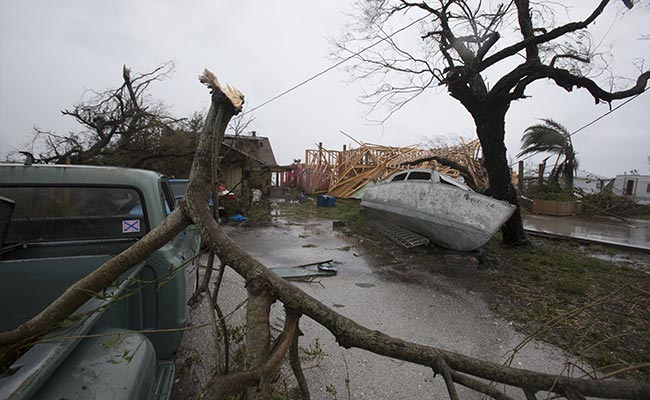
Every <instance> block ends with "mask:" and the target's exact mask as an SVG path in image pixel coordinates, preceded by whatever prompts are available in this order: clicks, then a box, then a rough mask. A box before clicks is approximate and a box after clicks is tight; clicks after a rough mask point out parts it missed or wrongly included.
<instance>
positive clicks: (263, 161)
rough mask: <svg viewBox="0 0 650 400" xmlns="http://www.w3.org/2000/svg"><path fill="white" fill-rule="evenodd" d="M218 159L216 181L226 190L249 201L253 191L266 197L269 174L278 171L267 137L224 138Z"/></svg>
mask: <svg viewBox="0 0 650 400" xmlns="http://www.w3.org/2000/svg"><path fill="white" fill-rule="evenodd" d="M222 146H223V147H222V149H221V155H220V157H219V168H220V172H219V179H220V180H221V183H223V184H224V185H225V186H226V187H227V188H228V189H230V190H231V191H232V192H234V193H236V194H237V195H239V196H241V198H242V199H244V200H245V201H250V199H251V196H252V194H253V191H254V190H255V189H256V190H259V191H260V192H261V194H262V195H265V196H268V194H269V191H270V189H271V175H272V173H274V172H276V171H277V170H278V169H279V168H281V167H279V166H278V165H277V162H276V161H275V155H274V154H273V149H272V148H271V142H270V141H269V139H268V138H267V137H262V136H257V133H256V132H255V131H253V132H251V134H250V135H226V136H225V137H224V140H223V144H222Z"/></svg>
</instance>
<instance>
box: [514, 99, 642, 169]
mask: <svg viewBox="0 0 650 400" xmlns="http://www.w3.org/2000/svg"><path fill="white" fill-rule="evenodd" d="M646 90H647V89H645V90H643V92H641V93H639V94H637V95H635V96H633V97H630V98H629V99H627V100H625V101H624V102H622V103H621V104H619V105H617V106H616V107H614V108H612V109H611V110H609V111H607V112H606V113H605V114H603V115H601V116H600V117H598V118H596V119H594V120H593V121H591V122H589V123H587V124H585V125H583V126H581V127H580V128H578V129H576V130H575V131H573V132H571V133H570V134H569V137H571V136H573V135H575V134H576V133H578V132H580V131H582V130H583V129H586V128H588V127H590V126H591V125H593V124H595V123H596V122H598V121H600V120H601V119H603V118H605V117H606V116H608V115H609V114H611V113H613V112H614V111H616V110H618V109H619V108H621V107H623V106H624V105H626V104H627V103H629V102H631V101H632V100H634V99H636V98H637V97H639V96H641V95H642V94H643V93H645V92H646ZM536 155H537V153H534V154H530V155H528V156H527V157H524V158H522V159H520V160H517V161H516V162H514V163H512V164H510V166H511V167H512V166H513V165H515V164H516V163H518V162H519V161H526V160H528V159H529V158H531V157H533V156H536ZM549 157H550V156H549ZM547 158H548V157H547Z"/></svg>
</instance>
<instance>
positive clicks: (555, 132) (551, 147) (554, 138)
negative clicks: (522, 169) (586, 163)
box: [517, 118, 578, 189]
mask: <svg viewBox="0 0 650 400" xmlns="http://www.w3.org/2000/svg"><path fill="white" fill-rule="evenodd" d="M521 149H522V150H521V151H520V152H519V153H518V154H517V157H521V156H525V155H533V154H538V153H551V154H554V155H556V156H557V157H558V161H557V162H556V166H555V168H553V171H552V172H551V178H552V179H553V181H554V182H555V184H556V185H557V184H558V178H559V176H560V175H562V176H563V177H564V187H565V188H566V189H571V188H572V187H573V175H574V172H575V170H576V168H578V159H577V158H576V152H575V150H574V148H573V142H572V140H571V133H569V130H568V129H567V128H566V127H564V126H563V125H562V124H560V123H559V122H556V121H554V120H552V119H549V118H543V119H542V123H541V124H535V125H531V126H529V127H528V128H526V130H525V131H524V135H523V136H522V137H521ZM560 157H561V158H562V161H561V162H560V161H559V160H560Z"/></svg>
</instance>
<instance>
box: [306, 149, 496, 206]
mask: <svg viewBox="0 0 650 400" xmlns="http://www.w3.org/2000/svg"><path fill="white" fill-rule="evenodd" d="M481 155H482V152H481V145H480V143H479V141H478V139H476V140H473V141H471V142H469V143H464V142H462V140H461V144H459V145H456V146H446V147H440V148H435V149H426V148H423V147H420V146H408V147H390V146H381V145H374V144H365V143H363V144H360V146H359V147H358V148H355V149H349V150H346V149H345V147H344V148H343V151H340V150H327V149H324V148H323V147H322V145H319V148H318V149H308V150H306V151H305V164H306V165H305V167H306V171H305V173H306V174H307V175H308V177H309V179H307V181H308V182H309V185H308V186H309V187H307V188H305V189H306V190H307V192H309V193H327V194H329V195H331V196H335V197H355V194H357V192H359V191H360V190H361V189H362V188H363V187H364V186H365V185H366V184H368V182H371V181H373V180H376V179H380V180H381V179H384V178H386V177H388V176H390V175H391V174H393V173H395V172H397V171H400V170H403V169H408V168H433V169H436V170H438V171H440V172H442V173H443V174H446V175H449V176H451V177H454V178H457V177H459V176H462V177H463V178H464V179H465V181H466V182H468V183H469V184H470V185H471V186H475V187H476V188H479V189H484V188H486V187H487V174H486V173H485V170H484V169H483V167H482V166H481V162H480V157H481Z"/></svg>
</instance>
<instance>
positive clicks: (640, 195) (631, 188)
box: [613, 175, 650, 204]
mask: <svg viewBox="0 0 650 400" xmlns="http://www.w3.org/2000/svg"><path fill="white" fill-rule="evenodd" d="M613 193H614V194H616V195H621V196H625V197H626V198H628V199H630V200H633V201H636V202H637V203H639V204H650V175H616V178H614V187H613Z"/></svg>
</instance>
